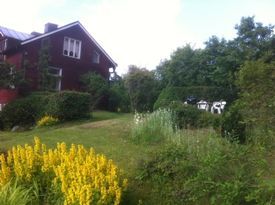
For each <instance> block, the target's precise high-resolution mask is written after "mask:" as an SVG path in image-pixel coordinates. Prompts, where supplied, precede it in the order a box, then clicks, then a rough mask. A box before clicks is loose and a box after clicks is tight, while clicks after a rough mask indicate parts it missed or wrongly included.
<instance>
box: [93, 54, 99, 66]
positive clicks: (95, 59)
mask: <svg viewBox="0 0 275 205" xmlns="http://www.w3.org/2000/svg"><path fill="white" fill-rule="evenodd" d="M99 59H100V55H99V53H98V52H96V51H94V52H93V63H97V64H98V63H99Z"/></svg>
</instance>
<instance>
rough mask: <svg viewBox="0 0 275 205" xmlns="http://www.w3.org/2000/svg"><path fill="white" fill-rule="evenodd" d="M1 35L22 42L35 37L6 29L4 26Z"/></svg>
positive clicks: (1, 27) (0, 28)
mask: <svg viewBox="0 0 275 205" xmlns="http://www.w3.org/2000/svg"><path fill="white" fill-rule="evenodd" d="M0 34H1V35H2V36H6V37H9V38H14V39H17V40H20V41H25V40H27V39H30V38H32V37H33V35H31V34H27V33H23V32H19V31H15V30H13V29H10V28H6V27H3V26H0Z"/></svg>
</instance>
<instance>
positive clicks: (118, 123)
mask: <svg viewBox="0 0 275 205" xmlns="http://www.w3.org/2000/svg"><path fill="white" fill-rule="evenodd" d="M132 119H133V115H132V114H121V113H120V114H119V113H110V112H105V111H96V112H94V113H93V118H92V119H90V120H80V121H75V122H67V123H63V124H59V125H56V126H52V127H41V128H34V129H32V130H29V131H24V132H0V150H2V151H5V150H7V149H9V148H11V147H12V146H13V145H17V144H22V145H23V144H25V143H32V141H33V138H34V136H39V137H40V139H41V141H42V142H43V143H45V144H46V145H47V146H48V147H53V146H55V145H56V143H57V142H60V141H64V142H66V143H67V144H68V145H69V144H71V143H74V144H83V145H84V146H85V147H93V148H94V149H95V151H96V152H97V153H102V154H104V155H106V156H107V157H108V158H109V159H112V160H113V161H114V162H115V163H116V164H117V165H118V166H119V167H120V168H121V169H122V170H123V173H124V174H125V176H126V177H127V178H128V179H129V182H130V184H129V192H128V193H127V194H128V195H129V197H127V199H128V200H127V201H126V202H125V204H137V201H138V200H139V199H141V198H144V197H145V198H146V190H143V188H141V187H139V185H138V184H137V182H136V181H135V176H136V170H137V167H138V165H139V163H140V162H141V161H142V160H144V159H146V158H147V157H148V156H149V155H150V153H151V152H152V151H153V150H155V149H157V148H158V145H155V146H142V145H138V144H135V143H133V142H132V141H131V139H130V126H131V123H132Z"/></svg>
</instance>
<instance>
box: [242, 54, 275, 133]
mask: <svg viewBox="0 0 275 205" xmlns="http://www.w3.org/2000/svg"><path fill="white" fill-rule="evenodd" d="M238 85H239V87H240V90H241V93H240V99H239V102H240V103H241V104H242V105H243V106H242V112H243V113H244V115H245V116H246V121H247V122H248V123H249V124H251V125H253V126H255V125H256V126H262V127H264V128H266V129H273V128H274V127H273V125H274V123H275V115H274V113H275V103H274V102H275V90H274V87H275V61H272V62H265V61H264V59H260V60H257V61H248V62H246V63H245V64H244V65H243V66H242V67H241V70H240V72H239V76H238Z"/></svg>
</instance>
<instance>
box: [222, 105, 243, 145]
mask: <svg viewBox="0 0 275 205" xmlns="http://www.w3.org/2000/svg"><path fill="white" fill-rule="evenodd" d="M221 135H222V136H223V137H226V138H228V139H230V140H231V141H238V142H240V143H244V142H245V141H246V137H247V136H246V135H247V134H246V123H245V122H244V118H243V116H242V113H241V111H240V105H238V104H234V105H232V106H231V107H230V108H229V110H228V111H226V112H225V113H224V114H223V116H222V121H221Z"/></svg>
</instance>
